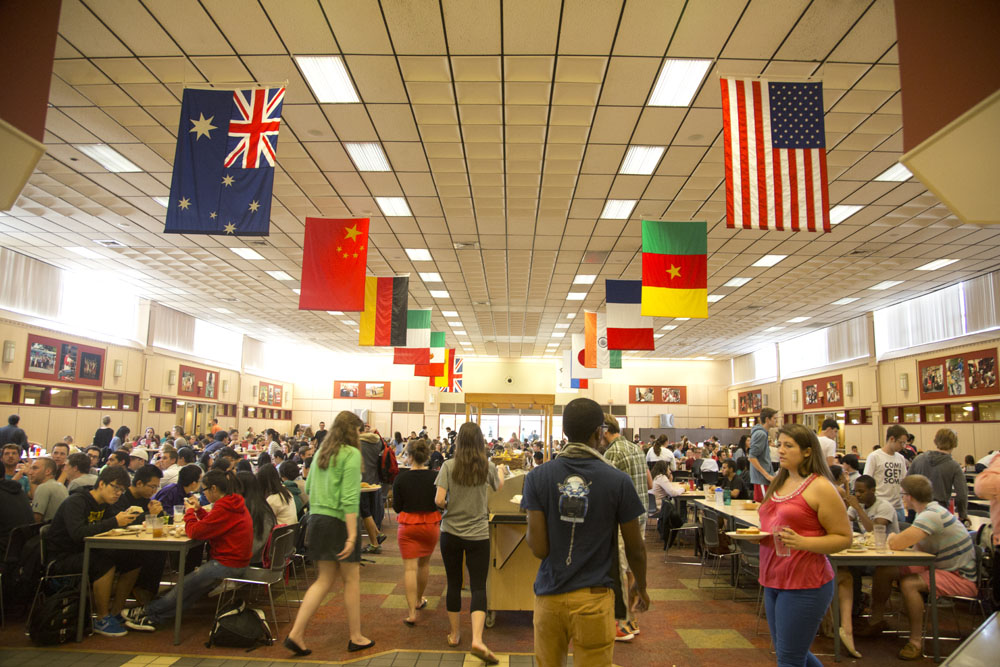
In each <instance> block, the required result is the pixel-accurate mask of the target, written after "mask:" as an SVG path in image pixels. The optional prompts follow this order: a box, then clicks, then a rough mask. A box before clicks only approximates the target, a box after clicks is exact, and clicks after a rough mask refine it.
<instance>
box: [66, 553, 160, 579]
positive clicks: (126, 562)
mask: <svg viewBox="0 0 1000 667" xmlns="http://www.w3.org/2000/svg"><path fill="white" fill-rule="evenodd" d="M136 555H137V552H135V551H112V550H111V549H92V550H91V552H90V580H91V581H95V580H97V579H100V578H101V577H103V576H104V575H105V574H107V572H108V570H118V572H119V573H122V572H131V571H132V570H136V569H138V568H140V567H142V563H143V560H142V559H140V558H136ZM82 571H83V552H82V551H81V552H80V553H76V554H62V555H59V556H56V557H55V558H54V559H53V560H52V574H78V573H80V572H82Z"/></svg>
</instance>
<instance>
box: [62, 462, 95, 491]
mask: <svg viewBox="0 0 1000 667" xmlns="http://www.w3.org/2000/svg"><path fill="white" fill-rule="evenodd" d="M63 474H64V475H65V476H66V484H67V488H66V490H67V491H69V492H70V493H73V492H74V491H76V490H77V489H79V488H87V487H91V486H93V485H94V484H95V483H97V475H94V474H92V473H91V472H90V457H89V456H87V455H86V454H84V453H82V452H79V453H76V454H70V455H69V456H68V457H66V465H65V466H64V467H63Z"/></svg>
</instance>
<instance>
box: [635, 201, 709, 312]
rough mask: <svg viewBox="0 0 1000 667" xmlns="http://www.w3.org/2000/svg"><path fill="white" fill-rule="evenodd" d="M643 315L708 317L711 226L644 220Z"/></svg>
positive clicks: (701, 223) (697, 223) (702, 223)
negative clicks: (709, 239) (709, 233)
mask: <svg viewBox="0 0 1000 667" xmlns="http://www.w3.org/2000/svg"><path fill="white" fill-rule="evenodd" d="M642 314H643V315H649V316H652V317H700V318H705V317H708V224H707V223H704V222H655V221H651V220H643V221H642Z"/></svg>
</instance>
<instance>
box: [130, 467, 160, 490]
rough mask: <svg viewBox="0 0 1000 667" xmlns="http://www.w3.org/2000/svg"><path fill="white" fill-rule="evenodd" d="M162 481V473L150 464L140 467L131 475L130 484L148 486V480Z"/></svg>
mask: <svg viewBox="0 0 1000 667" xmlns="http://www.w3.org/2000/svg"><path fill="white" fill-rule="evenodd" d="M154 477H155V478H156V479H163V471H162V470H160V469H159V468H157V467H156V466H154V465H153V464H152V463H147V464H146V465H144V466H142V467H140V468H139V469H138V470H136V471H135V474H133V475H132V484H133V485H135V484H138V483H139V482H142V483H143V484H149V480H151V479H153V478H154Z"/></svg>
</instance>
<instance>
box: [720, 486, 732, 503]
mask: <svg viewBox="0 0 1000 667" xmlns="http://www.w3.org/2000/svg"><path fill="white" fill-rule="evenodd" d="M722 504H723V505H732V504H733V494H732V493H731V492H730V491H729V489H725V490H724V491H723V492H722Z"/></svg>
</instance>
